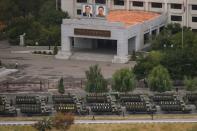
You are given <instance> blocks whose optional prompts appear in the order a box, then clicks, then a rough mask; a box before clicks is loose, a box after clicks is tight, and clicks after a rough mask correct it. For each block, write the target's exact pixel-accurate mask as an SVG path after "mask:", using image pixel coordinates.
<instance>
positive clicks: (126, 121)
mask: <svg viewBox="0 0 197 131" xmlns="http://www.w3.org/2000/svg"><path fill="white" fill-rule="evenodd" d="M36 122H37V121H0V126H8V125H9V126H15V125H18V126H22V125H33V124H35V123H36ZM74 123H75V124H138V123H144V124H152V123H197V119H156V120H75V122H74Z"/></svg>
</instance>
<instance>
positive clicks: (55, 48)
mask: <svg viewBox="0 0 197 131" xmlns="http://www.w3.org/2000/svg"><path fill="white" fill-rule="evenodd" d="M57 53H58V47H57V46H55V47H54V48H53V54H54V55H57Z"/></svg>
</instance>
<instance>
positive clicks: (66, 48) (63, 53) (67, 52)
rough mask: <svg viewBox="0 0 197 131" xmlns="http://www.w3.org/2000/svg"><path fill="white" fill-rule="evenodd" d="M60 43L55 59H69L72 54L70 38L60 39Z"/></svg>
mask: <svg viewBox="0 0 197 131" xmlns="http://www.w3.org/2000/svg"><path fill="white" fill-rule="evenodd" d="M61 39H62V43H61V50H60V51H58V54H57V55H56V56H55V57H56V58H57V59H66V60H67V59H70V57H71V55H72V53H71V46H72V43H71V38H70V37H68V36H63V37H61Z"/></svg>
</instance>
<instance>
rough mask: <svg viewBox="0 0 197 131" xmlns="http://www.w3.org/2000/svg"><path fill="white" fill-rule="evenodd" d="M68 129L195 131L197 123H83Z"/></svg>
mask: <svg viewBox="0 0 197 131" xmlns="http://www.w3.org/2000/svg"><path fill="white" fill-rule="evenodd" d="M69 131H197V124H194V123H186V124H177V123H176V124H94V125H85V124H84V125H73V126H71V128H70V130H69Z"/></svg>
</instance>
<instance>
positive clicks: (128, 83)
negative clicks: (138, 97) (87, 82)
mask: <svg viewBox="0 0 197 131" xmlns="http://www.w3.org/2000/svg"><path fill="white" fill-rule="evenodd" d="M112 79H113V80H112V81H113V82H112V89H113V90H115V91H119V92H125V93H126V92H129V91H132V90H133V89H134V88H135V75H134V73H133V71H132V70H131V69H128V68H123V69H120V70H117V71H116V72H115V73H114V74H113V78H112Z"/></svg>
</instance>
